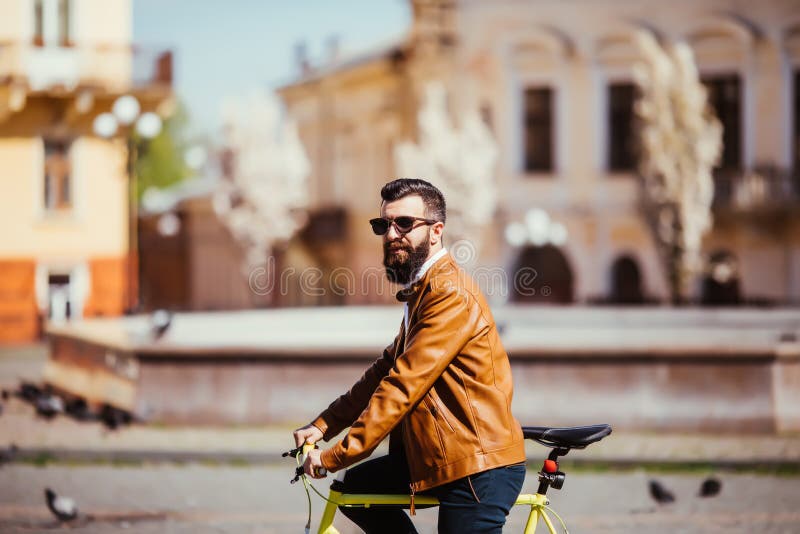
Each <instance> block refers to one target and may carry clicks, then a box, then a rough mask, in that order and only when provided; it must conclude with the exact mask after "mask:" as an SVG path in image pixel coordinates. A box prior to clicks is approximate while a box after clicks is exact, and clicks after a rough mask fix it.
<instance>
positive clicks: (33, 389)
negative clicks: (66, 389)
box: [17, 382, 42, 402]
mask: <svg viewBox="0 0 800 534" xmlns="http://www.w3.org/2000/svg"><path fill="white" fill-rule="evenodd" d="M41 394H42V389H41V388H40V387H39V386H37V385H36V384H31V383H30V382H23V383H22V385H20V387H19V391H18V392H17V395H19V396H20V397H22V398H23V399H25V400H26V401H28V402H36V399H38V398H39V396H40V395H41Z"/></svg>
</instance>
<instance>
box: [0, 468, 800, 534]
mask: <svg viewBox="0 0 800 534" xmlns="http://www.w3.org/2000/svg"><path fill="white" fill-rule="evenodd" d="M290 472H291V465H261V466H250V467H245V466H239V467H237V466H217V467H214V466H206V465H198V464H192V465H186V466H177V465H151V466H139V467H122V468H120V467H113V466H107V465H106V466H99V465H94V466H67V465H50V466H47V467H35V466H31V465H23V464H14V465H6V466H5V467H3V468H2V469H1V470H0V531H2V532H50V531H54V530H68V529H77V530H79V531H80V532H87V533H112V532H123V531H126V532H141V533H161V532H180V533H183V532H187V533H188V532H245V533H246V532H261V533H266V532H276V533H278V532H301V529H302V527H303V526H304V524H305V520H306V515H305V514H306V498H305V494H304V492H303V489H302V487H301V486H299V485H293V486H290V485H289V484H288V479H289V477H290ZM651 476H653V475H648V474H647V473H645V472H642V471H636V472H628V473H618V472H616V473H605V474H604V473H586V472H583V473H571V474H568V477H567V482H566V484H565V486H564V489H563V490H561V491H560V492H556V491H554V492H553V493H552V495H551V498H552V502H553V506H554V507H555V509H556V510H557V511H558V512H559V513H560V514H561V515H562V516H563V517H564V518H565V519H566V520H567V521H568V526H569V527H570V532H572V533H573V534H579V533H582V532H584V533H593V534H597V533H600V534H602V533H644V532H647V533H659V534H666V533H676V532H686V533H695V532H709V533H711V532H726V533H753V532H759V533H765V532H768V533H787V534H788V533H796V532H800V491H798V489H799V488H800V479H798V478H791V477H774V476H772V477H770V476H756V475H741V474H737V475H734V474H729V473H728V474H726V473H718V474H717V476H719V478H720V479H721V480H722V483H723V489H722V492H721V493H720V495H719V496H717V497H714V498H711V499H701V498H699V497H696V496H695V494H696V492H697V489H698V487H699V485H700V482H701V480H702V479H703V477H704V476H705V474H692V475H688V474H683V475H676V474H672V475H658V479H659V480H660V481H661V482H662V483H664V484H665V485H666V486H668V487H669V488H670V489H671V490H673V491H674V492H675V494H676V495H677V501H676V503H675V504H672V505H667V506H657V505H656V504H655V503H654V502H653V501H652V500H651V499H650V497H649V495H648V491H647V482H648V479H649V478H650V477H651ZM534 477H535V475H534V474H533V473H529V475H528V480H527V482H526V489H527V490H528V491H533V490H534V489H535V482H534V480H535V479H534ZM47 486H49V487H52V488H53V489H55V490H56V491H58V492H61V493H64V494H68V495H69V496H71V497H73V498H74V499H75V500H76V501H77V503H78V506H79V507H80V509H81V511H82V513H83V514H84V519H82V520H79V521H78V522H77V523H76V524H75V525H73V526H68V525H59V524H58V523H56V522H55V520H54V519H52V518H51V517H50V516H49V513H48V511H47V508H46V507H45V504H44V497H43V489H44V488H45V487H47ZM318 486H319V488H320V489H323V488H325V487H326V485H325V484H324V483H318ZM312 502H313V506H314V508H313V510H314V513H313V517H314V520H316V519H318V518H319V514H320V512H321V511H322V501H321V500H320V499H319V498H314V500H313V501H312ZM745 503H750V505H751V506H753V507H754V509H753V510H748V509H747V506H745ZM435 514H436V512H435V510H421V511H419V513H418V515H417V520H416V521H415V522H416V523H417V525H418V528H419V530H420V532H434V531H435ZM87 516H91V518H88V519H87ZM525 517H526V512H525V510H524V509H522V508H518V509H516V510H515V511H514V512H513V513H512V516H511V519H510V521H509V524H508V526H507V528H506V532H521V531H522V528H523V525H524V521H525ZM337 526H339V527H340V530H342V532H353V529H352V528H349V527H348V522H347V520H346V519H344V518H343V517H340V520H339V521H338V522H337Z"/></svg>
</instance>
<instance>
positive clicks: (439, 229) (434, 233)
mask: <svg viewBox="0 0 800 534" xmlns="http://www.w3.org/2000/svg"><path fill="white" fill-rule="evenodd" d="M443 233H444V223H443V222H441V221H439V222H437V223H434V224H433V226H431V236H430V239H431V245H435V244H436V243H441V242H442V234H443Z"/></svg>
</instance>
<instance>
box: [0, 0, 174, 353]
mask: <svg viewBox="0 0 800 534" xmlns="http://www.w3.org/2000/svg"><path fill="white" fill-rule="evenodd" d="M0 13H2V16H0V227H1V228H2V231H1V232H0V342H4V341H6V342H7V341H26V340H32V339H35V338H36V337H37V336H38V335H39V332H40V329H41V325H42V323H43V321H45V320H48V319H50V320H63V319H66V318H69V317H82V316H97V315H117V314H120V313H122V312H123V311H124V310H125V309H127V308H128V307H130V306H131V305H132V304H133V303H134V302H135V300H134V299H135V293H136V291H135V289H133V290H132V289H131V288H135V282H133V283H131V273H135V272H136V269H135V258H132V257H131V256H130V254H129V251H130V250H131V248H130V246H129V241H130V237H129V235H130V232H129V229H130V228H129V224H128V220H129V211H128V206H129V196H128V190H129V187H128V184H129V181H128V175H127V167H126V154H127V152H126V145H125V141H124V139H121V138H119V135H123V134H124V132H122V131H120V132H119V135H118V137H117V138H113V139H110V140H106V139H101V138H99V137H97V136H95V135H94V134H93V129H92V124H93V121H94V118H95V117H97V116H98V115H99V114H100V113H102V112H107V111H109V110H110V108H111V106H112V103H113V102H114V101H115V100H116V98H118V97H119V96H120V95H123V94H132V95H134V96H136V97H137V98H138V100H139V101H140V102H141V105H142V110H143V111H144V110H146V109H149V110H152V109H154V108H155V106H156V105H158V104H159V103H161V102H164V101H165V99H166V98H167V97H168V96H169V95H170V86H171V73H170V71H171V56H170V54H169V53H159V52H149V51H142V50H139V49H134V47H133V46H132V44H131V34H132V6H131V2H130V0H114V1H113V2H108V1H106V0H80V1H76V0H0ZM131 266H133V268H131ZM134 280H135V277H134Z"/></svg>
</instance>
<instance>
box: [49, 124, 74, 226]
mask: <svg viewBox="0 0 800 534" xmlns="http://www.w3.org/2000/svg"><path fill="white" fill-rule="evenodd" d="M71 174H72V173H71V168H70V161H69V145H68V143H66V142H63V141H49V140H46V141H45V142H44V207H45V209H46V210H48V211H63V210H68V209H70V208H71V207H72V187H71V186H72V184H71Z"/></svg>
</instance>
